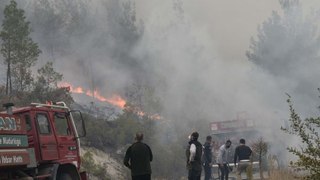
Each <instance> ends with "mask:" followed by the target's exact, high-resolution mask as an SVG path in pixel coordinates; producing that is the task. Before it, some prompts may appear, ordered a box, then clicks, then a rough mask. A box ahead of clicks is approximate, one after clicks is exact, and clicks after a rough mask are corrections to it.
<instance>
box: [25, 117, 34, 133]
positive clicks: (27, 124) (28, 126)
mask: <svg viewBox="0 0 320 180" xmlns="http://www.w3.org/2000/svg"><path fill="white" fill-rule="evenodd" d="M24 119H25V120H26V126H27V131H30V130H31V129H32V125H31V118H30V115H29V114H26V115H24Z"/></svg>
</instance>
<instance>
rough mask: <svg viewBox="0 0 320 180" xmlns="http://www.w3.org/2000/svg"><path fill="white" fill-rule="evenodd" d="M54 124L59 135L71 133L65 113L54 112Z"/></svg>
mask: <svg viewBox="0 0 320 180" xmlns="http://www.w3.org/2000/svg"><path fill="white" fill-rule="evenodd" d="M54 125H55V128H56V131H57V134H58V135H62V136H66V135H70V134H71V132H70V128H69V126H68V119H67V117H66V114H65V113H55V114H54Z"/></svg>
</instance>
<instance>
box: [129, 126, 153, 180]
mask: <svg viewBox="0 0 320 180" xmlns="http://www.w3.org/2000/svg"><path fill="white" fill-rule="evenodd" d="M142 140H143V134H142V133H140V132H138V133H136V136H135V141H136V142H135V143H133V144H132V145H131V146H130V147H129V148H128V149H127V151H126V155H125V157H124V160H123V163H124V165H125V166H127V167H128V168H129V169H130V170H131V177H132V180H151V165H150V162H151V161H152V159H153V155H152V151H151V148H150V147H149V146H148V145H147V144H145V143H143V142H142Z"/></svg>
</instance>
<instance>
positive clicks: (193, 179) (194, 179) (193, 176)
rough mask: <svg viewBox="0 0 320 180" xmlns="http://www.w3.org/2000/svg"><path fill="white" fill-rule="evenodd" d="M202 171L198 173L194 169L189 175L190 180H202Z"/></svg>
mask: <svg viewBox="0 0 320 180" xmlns="http://www.w3.org/2000/svg"><path fill="white" fill-rule="evenodd" d="M200 177H201V170H200V171H196V170H194V169H190V170H189V173H188V180H200Z"/></svg>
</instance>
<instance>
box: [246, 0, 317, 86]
mask: <svg viewBox="0 0 320 180" xmlns="http://www.w3.org/2000/svg"><path fill="white" fill-rule="evenodd" d="M280 5H281V7H282V11H283V13H282V12H281V13H278V12H276V11H274V12H272V15H271V17H270V18H268V19H267V20H266V21H265V22H263V23H262V24H261V26H259V28H258V34H257V38H256V39H254V38H252V39H251V44H250V50H249V51H247V52H246V55H247V57H248V59H249V60H250V61H252V62H253V63H255V64H256V65H258V66H259V67H261V68H263V69H264V70H266V71H268V72H269V73H271V74H274V75H278V76H285V77H287V78H294V79H295V81H296V78H295V76H297V77H299V76H303V75H300V74H299V73H298V72H297V71H296V69H295V68H293V67H296V66H297V65H300V66H299V68H303V67H305V66H306V64H309V63H313V61H314V60H315V59H317V58H318V51H319V48H320V39H319V36H318V32H317V31H318V28H317V26H318V23H317V20H318V17H316V16H315V15H314V14H310V15H308V16H305V15H304V14H303V10H302V6H301V4H300V3H299V1H298V0H280ZM310 65H312V64H310ZM306 67H309V66H306ZM310 67H311V66H310ZM293 72H294V73H293ZM306 81H308V79H306Z"/></svg>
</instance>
